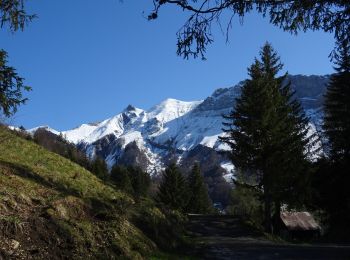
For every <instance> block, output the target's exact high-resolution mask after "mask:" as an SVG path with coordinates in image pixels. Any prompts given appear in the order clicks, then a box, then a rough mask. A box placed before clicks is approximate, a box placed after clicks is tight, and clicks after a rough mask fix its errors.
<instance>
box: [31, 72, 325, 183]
mask: <svg viewBox="0 0 350 260" xmlns="http://www.w3.org/2000/svg"><path fill="white" fill-rule="evenodd" d="M288 79H289V80H290V81H291V87H292V88H293V89H294V90H295V91H296V97H297V98H298V99H299V100H300V102H301V104H302V106H303V108H304V109H305V112H306V114H307V115H308V116H309V117H310V119H311V125H312V129H313V130H312V131H316V130H318V129H319V128H320V125H321V123H322V109H321V105H322V102H323V96H324V92H325V86H326V84H327V82H328V79H329V77H328V76H303V75H296V76H289V78H288ZM243 83H244V82H240V83H239V84H237V85H236V86H233V87H229V88H220V89H217V90H216V91H214V93H213V94H212V95H211V96H210V97H208V98H206V99H205V100H202V101H192V102H185V101H180V100H176V99H166V100H164V101H163V102H161V103H160V104H158V105H156V106H154V107H152V108H151V109H149V110H142V109H139V108H136V107H133V106H131V105H129V106H128V107H127V108H126V109H124V110H123V111H122V112H121V113H120V114H117V115H115V116H113V117H111V118H108V119H106V120H104V121H102V122H99V123H94V124H82V125H81V126H79V127H77V128H75V129H72V130H68V131H63V132H58V131H56V130H54V129H51V128H49V127H47V126H45V127H44V128H45V129H47V130H48V131H50V132H52V133H55V134H62V135H63V136H64V137H65V138H66V139H67V140H68V141H70V142H72V143H74V144H76V145H78V147H79V148H81V149H83V150H84V151H85V152H86V153H87V155H88V156H89V157H93V156H95V155H98V156H100V157H102V158H104V159H105V160H106V162H107V163H108V165H109V167H112V166H113V165H114V164H115V163H121V162H123V163H136V164H139V165H141V166H142V167H143V168H144V169H146V170H147V171H149V172H150V173H152V174H157V173H159V172H160V171H161V170H162V169H164V166H165V165H166V164H167V163H168V162H169V161H171V160H177V161H179V162H180V163H181V162H185V161H186V162H187V163H190V161H189V159H188V158H191V160H192V161H193V160H194V161H195V160H200V161H202V162H203V163H205V160H207V158H206V155H207V154H208V152H209V151H211V150H213V151H218V150H227V149H228V147H227V146H226V145H225V144H223V143H221V142H220V141H219V140H218V136H220V135H222V121H223V119H222V115H223V114H227V113H229V112H230V110H231V109H232V107H233V105H234V102H235V99H236V98H237V97H239V95H240V89H241V86H242V84H243ZM40 128H43V127H40ZM36 129H38V128H34V129H31V130H29V132H31V133H33V132H35V131H36ZM208 149H209V150H208ZM210 149H211V150H210ZM211 156H212V157H213V156H214V155H213V154H211ZM211 159H212V158H211ZM212 160H213V159H212ZM215 160H219V161H218V162H216V165H217V167H219V168H220V169H221V170H222V174H223V175H224V177H225V178H226V179H227V180H229V179H230V178H231V177H232V173H231V171H232V170H234V166H233V165H232V164H230V163H229V162H228V161H227V158H224V157H223V156H221V157H220V156H219V157H217V158H216V159H215ZM213 167H214V166H213Z"/></svg>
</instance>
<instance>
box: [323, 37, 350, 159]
mask: <svg viewBox="0 0 350 260" xmlns="http://www.w3.org/2000/svg"><path fill="white" fill-rule="evenodd" d="M334 59H335V61H334V64H335V68H334V69H335V71H336V73H335V74H333V75H332V76H331V79H330V83H329V85H328V88H327V93H326V98H325V105H324V110H325V118H324V130H325V133H326V135H327V137H328V140H329V146H330V156H331V158H332V159H333V160H344V159H347V160H349V159H350V44H349V43H345V42H342V43H339V45H338V48H337V52H336V53H335V55H334Z"/></svg>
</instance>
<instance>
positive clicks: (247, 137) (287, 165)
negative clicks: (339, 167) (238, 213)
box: [221, 43, 314, 231]
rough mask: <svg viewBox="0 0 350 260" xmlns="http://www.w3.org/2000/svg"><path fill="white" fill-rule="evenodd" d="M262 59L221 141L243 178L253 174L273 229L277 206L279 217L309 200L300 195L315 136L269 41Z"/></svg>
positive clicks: (268, 224) (251, 72) (256, 63)
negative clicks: (282, 211) (282, 209)
mask: <svg viewBox="0 0 350 260" xmlns="http://www.w3.org/2000/svg"><path fill="white" fill-rule="evenodd" d="M260 58H261V59H260V60H258V59H255V61H254V63H253V64H252V65H251V67H250V68H249V69H248V72H249V76H250V79H249V80H247V81H246V82H245V84H244V85H243V87H242V93H241V96H240V97H239V98H238V99H237V100H236V104H235V106H234V108H233V110H232V112H231V113H230V114H229V115H227V116H224V118H225V119H226V122H225V123H224V126H225V127H226V128H225V129H224V131H225V132H226V136H224V137H222V138H221V140H222V141H223V142H225V143H227V144H228V145H229V146H230V147H231V151H230V157H231V160H232V162H233V164H234V165H235V166H236V167H237V168H238V169H240V170H242V172H243V174H248V175H249V174H253V175H255V177H256V180H257V184H256V185H253V186H251V188H254V189H256V190H260V191H261V192H262V200H263V201H264V205H265V221H266V229H267V231H270V230H271V217H272V213H273V212H272V211H273V208H274V209H275V210H274V211H275V212H274V213H275V214H279V210H280V206H281V203H288V204H289V205H298V204H301V203H302V202H303V200H304V199H305V198H304V197H302V196H301V195H304V194H305V193H306V192H305V186H306V183H307V176H308V175H307V174H306V169H307V166H308V160H307V159H308V156H309V155H310V153H311V145H312V142H311V140H312V139H313V138H314V136H311V137H310V136H308V130H309V129H308V125H307V124H308V120H307V118H306V117H305V115H304V113H303V111H302V108H301V106H300V104H299V103H298V102H297V101H296V100H295V99H294V98H293V95H294V93H293V92H292V91H291V89H290V84H288V83H287V84H285V83H284V81H285V78H286V75H284V76H282V77H279V76H278V73H279V71H280V70H281V69H282V67H283V65H282V64H281V62H280V58H279V57H278V56H277V53H276V52H275V51H274V50H273V48H272V46H271V45H270V44H269V43H266V44H265V45H264V47H263V48H262V50H261V52H260ZM240 184H241V183H237V182H236V185H240ZM245 185H246V184H245ZM248 186H249V185H248ZM301 189H303V192H300V190H301Z"/></svg>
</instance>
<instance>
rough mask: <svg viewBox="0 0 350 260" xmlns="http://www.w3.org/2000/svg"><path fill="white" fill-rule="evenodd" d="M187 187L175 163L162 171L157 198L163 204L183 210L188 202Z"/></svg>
mask: <svg viewBox="0 0 350 260" xmlns="http://www.w3.org/2000/svg"><path fill="white" fill-rule="evenodd" d="M187 192H188V189H187V183H186V180H185V178H184V177H183V175H182V173H181V172H180V170H179V168H178V167H177V166H176V165H175V164H171V165H170V166H169V167H168V168H167V169H166V170H165V172H164V174H163V179H162V182H161V184H160V186H159V191H158V194H157V199H158V201H159V202H161V203H162V204H163V205H164V206H166V207H169V208H171V209H176V210H180V211H183V210H185V208H186V206H187V202H188V194H187Z"/></svg>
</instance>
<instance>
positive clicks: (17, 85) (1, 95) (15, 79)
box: [0, 50, 31, 117]
mask: <svg viewBox="0 0 350 260" xmlns="http://www.w3.org/2000/svg"><path fill="white" fill-rule="evenodd" d="M7 62H8V61H7V53H6V52H5V51H4V50H0V112H1V113H3V114H4V115H5V116H6V117H9V116H11V115H13V114H14V113H16V111H17V108H18V106H19V105H21V104H24V103H25V102H26V101H27V99H26V98H23V96H22V92H23V91H30V90H31V88H30V87H28V86H25V85H24V84H23V80H24V79H23V78H21V77H20V76H18V74H17V72H16V69H15V68H13V67H10V66H8V65H7Z"/></svg>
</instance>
